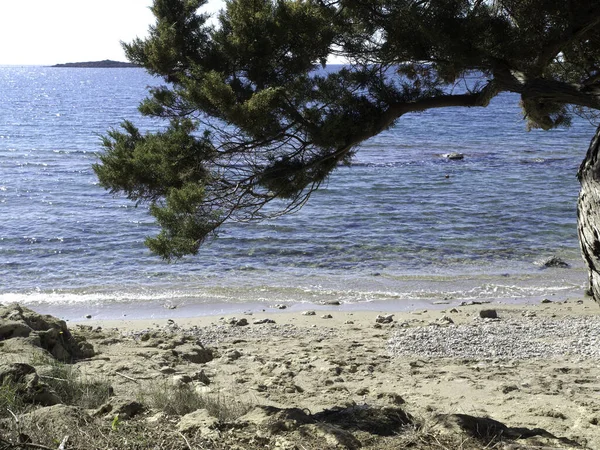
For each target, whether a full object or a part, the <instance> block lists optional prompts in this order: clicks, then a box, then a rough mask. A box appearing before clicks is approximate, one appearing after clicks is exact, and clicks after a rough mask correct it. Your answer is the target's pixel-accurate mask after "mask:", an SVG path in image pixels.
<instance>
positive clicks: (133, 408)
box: [93, 397, 146, 420]
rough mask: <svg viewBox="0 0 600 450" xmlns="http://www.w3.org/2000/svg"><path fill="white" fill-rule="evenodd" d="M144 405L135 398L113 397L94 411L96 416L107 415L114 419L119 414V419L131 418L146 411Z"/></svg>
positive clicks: (108, 417) (106, 416)
mask: <svg viewBox="0 0 600 450" xmlns="http://www.w3.org/2000/svg"><path fill="white" fill-rule="evenodd" d="M145 409H146V408H145V407H144V405H142V404H141V403H139V402H136V401H135V400H129V399H125V398H116V397H115V398H111V399H110V400H109V401H108V402H107V403H105V404H104V405H102V406H101V407H100V408H98V409H97V410H96V411H95V412H94V414H93V415H94V416H96V417H100V416H105V418H107V419H113V418H114V417H115V416H116V415H117V414H118V415H119V419H123V420H126V419H131V418H132V417H135V416H137V415H138V414H140V413H142V412H144V411H145Z"/></svg>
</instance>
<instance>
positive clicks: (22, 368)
mask: <svg viewBox="0 0 600 450" xmlns="http://www.w3.org/2000/svg"><path fill="white" fill-rule="evenodd" d="M32 373H35V368H34V367H33V366H30V365H29V364H24V363H14V364H1V365H0V385H2V384H3V383H4V382H6V381H9V382H12V383H20V382H22V381H23V380H24V379H25V377H26V376H27V375H29V374H32Z"/></svg>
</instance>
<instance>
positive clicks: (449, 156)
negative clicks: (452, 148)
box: [442, 152, 465, 161]
mask: <svg viewBox="0 0 600 450" xmlns="http://www.w3.org/2000/svg"><path fill="white" fill-rule="evenodd" d="M442 156H443V157H444V158H446V159H450V160H455V161H456V160H461V159H464V158H465V155H464V154H463V153H458V152H452V153H445V154H443V155H442Z"/></svg>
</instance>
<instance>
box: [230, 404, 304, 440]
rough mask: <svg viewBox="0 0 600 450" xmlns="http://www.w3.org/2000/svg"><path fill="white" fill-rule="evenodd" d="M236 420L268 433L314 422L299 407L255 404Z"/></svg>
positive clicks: (288, 429) (292, 429) (293, 428)
mask: <svg viewBox="0 0 600 450" xmlns="http://www.w3.org/2000/svg"><path fill="white" fill-rule="evenodd" d="M238 421H239V422H246V423H251V424H253V425H256V426H257V427H258V428H259V429H261V430H263V431H266V432H267V433H269V434H277V433H280V432H282V431H294V430H296V429H297V428H298V427H300V426H301V425H306V424H310V423H314V419H312V418H311V417H310V416H309V415H308V414H306V412H304V411H303V410H302V409H300V408H286V409H281V408H277V407H275V406H257V407H255V408H254V409H252V410H251V411H250V412H248V413H247V414H246V415H244V416H242V417H241V418H240V419H239V420H238Z"/></svg>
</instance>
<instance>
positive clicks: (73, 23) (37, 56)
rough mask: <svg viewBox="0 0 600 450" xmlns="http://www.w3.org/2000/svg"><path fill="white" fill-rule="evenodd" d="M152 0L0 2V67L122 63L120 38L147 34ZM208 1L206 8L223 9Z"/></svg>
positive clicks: (216, 1)
mask: <svg viewBox="0 0 600 450" xmlns="http://www.w3.org/2000/svg"><path fill="white" fill-rule="evenodd" d="M151 4H152V0H0V65H53V64H60V63H67V62H81V61H99V60H103V59H112V60H115V61H126V58H125V54H124V52H123V49H122V48H121V44H120V42H121V41H125V42H130V41H131V40H133V39H134V38H136V37H140V38H143V37H145V36H147V31H148V27H149V26H150V25H151V24H152V23H154V18H153V16H152V13H151V12H150V10H149V9H148V8H149V6H150V5H151ZM222 5H223V3H222V1H221V0H211V1H210V2H209V4H208V6H207V7H206V11H207V12H216V11H218V10H219V9H220V8H221V7H222Z"/></svg>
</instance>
